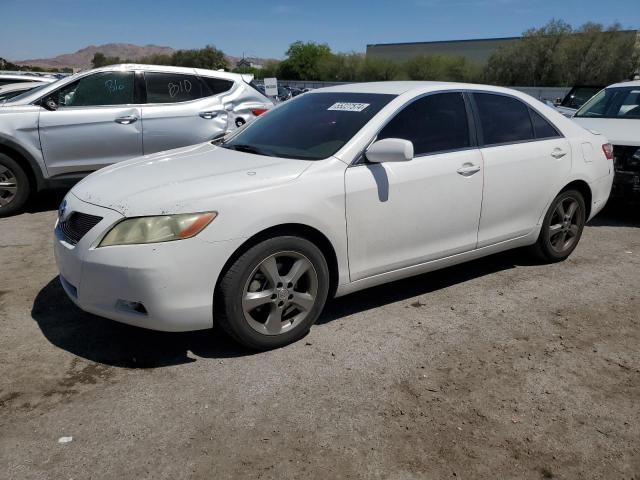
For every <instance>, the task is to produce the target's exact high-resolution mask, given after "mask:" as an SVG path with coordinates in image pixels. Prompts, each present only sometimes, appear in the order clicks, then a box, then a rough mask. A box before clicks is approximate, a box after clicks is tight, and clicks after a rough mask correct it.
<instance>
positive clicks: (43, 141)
mask: <svg viewBox="0 0 640 480" xmlns="http://www.w3.org/2000/svg"><path fill="white" fill-rule="evenodd" d="M251 82H252V77H251V76H247V75H239V74H235V73H228V72H223V71H212V70H201V69H197V68H182V67H167V66H154V65H112V66H109V67H104V68H99V69H95V70H90V71H86V72H82V73H79V74H77V75H73V76H71V77H67V78H64V79H62V80H59V81H57V82H55V83H54V84H51V85H47V86H44V87H40V88H37V89H34V90H33V91H30V92H27V93H25V94H22V95H19V96H17V97H14V98H12V99H10V100H8V101H7V102H5V103H3V104H2V106H0V217H2V216H7V215H11V214H13V213H15V212H16V211H18V210H19V209H20V208H21V207H22V206H23V205H24V203H25V202H26V201H27V199H28V197H29V195H30V193H31V192H33V191H38V190H42V189H45V188H50V187H57V186H65V185H68V184H69V183H70V182H73V181H76V180H78V179H80V178H82V177H84V176H85V175H87V174H89V173H91V172H92V171H95V170H98V169H100V168H102V167H105V166H107V165H110V164H113V163H116V162H120V161H123V160H127V159H130V158H134V157H138V156H141V155H147V154H151V153H155V152H159V151H163V150H169V149H172V148H177V147H183V146H187V145H192V144H196V143H201V142H205V141H208V140H212V139H215V138H217V137H220V136H222V135H224V134H226V133H227V132H229V131H231V130H235V129H236V128H238V127H240V126H242V125H243V124H245V123H247V122H249V121H250V120H251V119H253V118H255V117H256V116H258V115H260V114H262V113H263V112H265V111H266V110H267V109H269V108H271V107H272V106H273V104H272V102H271V101H270V100H269V99H268V98H267V97H265V96H264V95H263V94H262V93H260V91H258V90H257V89H256V88H254V87H253V86H252V84H251Z"/></svg>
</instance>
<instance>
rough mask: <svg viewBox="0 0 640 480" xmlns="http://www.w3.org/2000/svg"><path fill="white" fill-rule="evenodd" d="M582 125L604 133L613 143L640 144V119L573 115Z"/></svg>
mask: <svg viewBox="0 0 640 480" xmlns="http://www.w3.org/2000/svg"><path fill="white" fill-rule="evenodd" d="M572 120H573V121H574V122H576V123H577V124H578V125H580V126H581V127H584V128H586V129H587V130H591V131H592V132H598V133H601V134H602V135H604V136H605V137H606V138H607V140H608V141H609V142H610V143H611V144H613V145H627V146H631V147H639V146H640V121H638V120H637V119H635V118H633V119H632V118H629V119H627V118H589V117H573V118H572Z"/></svg>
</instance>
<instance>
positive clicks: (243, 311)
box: [214, 236, 329, 350]
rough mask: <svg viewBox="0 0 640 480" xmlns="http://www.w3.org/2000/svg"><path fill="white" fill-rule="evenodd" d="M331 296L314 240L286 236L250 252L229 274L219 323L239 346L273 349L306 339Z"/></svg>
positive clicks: (221, 289)
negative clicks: (302, 338)
mask: <svg viewBox="0 0 640 480" xmlns="http://www.w3.org/2000/svg"><path fill="white" fill-rule="evenodd" d="M328 292H329V270H328V266H327V262H326V260H325V258H324V255H323V254H322V252H321V251H320V249H319V248H318V247H316V246H315V245H314V244H313V243H311V242H310V241H308V240H306V239H304V238H300V237H295V236H283V237H277V238H272V239H269V240H265V241H263V242H261V243H259V244H257V245H255V246H254V247H252V248H250V249H249V250H247V251H246V252H245V253H244V254H243V255H241V256H240V257H239V258H238V259H237V260H236V261H235V262H234V263H233V264H232V265H231V266H230V267H229V268H228V269H227V271H226V272H225V273H224V276H223V278H222V280H221V282H220V284H219V286H218V289H217V292H216V296H215V297H216V298H215V311H214V317H215V318H216V321H217V322H218V323H219V324H220V325H221V326H222V328H224V330H225V331H226V332H227V333H229V334H230V335H231V336H232V337H233V338H234V339H235V340H236V341H238V342H239V343H241V344H243V345H245V346H247V347H249V348H253V349H256V350H268V349H271V348H278V347H282V346H284V345H287V344H289V343H292V342H294V341H296V340H298V339H300V338H301V337H303V336H304V335H305V334H306V333H307V332H308V331H309V329H310V328H311V325H313V324H314V323H315V321H316V320H317V319H318V316H319V315H320V313H321V312H322V309H323V307H324V304H325V301H326V299H327V295H328Z"/></svg>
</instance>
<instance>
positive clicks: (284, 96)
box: [277, 85, 293, 102]
mask: <svg viewBox="0 0 640 480" xmlns="http://www.w3.org/2000/svg"><path fill="white" fill-rule="evenodd" d="M292 96H293V95H292V94H291V90H289V89H288V88H286V87H284V86H282V85H278V95H277V97H278V100H280V101H281V102H286V101H287V100H289V99H291V97H292Z"/></svg>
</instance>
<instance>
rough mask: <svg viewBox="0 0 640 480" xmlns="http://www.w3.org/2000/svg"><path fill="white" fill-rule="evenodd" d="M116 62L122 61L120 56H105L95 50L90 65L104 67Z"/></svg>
mask: <svg viewBox="0 0 640 480" xmlns="http://www.w3.org/2000/svg"><path fill="white" fill-rule="evenodd" d="M117 63H123V62H122V60H120V57H106V56H105V55H104V53H100V52H96V53H94V54H93V60H91V65H93V68H100V67H106V66H108V65H115V64H117Z"/></svg>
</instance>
